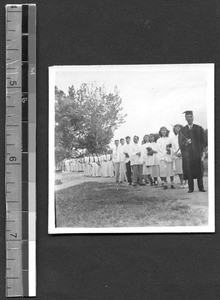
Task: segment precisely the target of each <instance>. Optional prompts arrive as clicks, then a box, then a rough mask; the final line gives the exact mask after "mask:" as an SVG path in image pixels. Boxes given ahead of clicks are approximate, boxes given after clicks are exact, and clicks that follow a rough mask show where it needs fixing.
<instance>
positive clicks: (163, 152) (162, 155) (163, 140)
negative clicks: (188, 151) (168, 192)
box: [157, 126, 175, 189]
mask: <svg viewBox="0 0 220 300" xmlns="http://www.w3.org/2000/svg"><path fill="white" fill-rule="evenodd" d="M159 136H160V138H159V139H158V140H157V149H158V158H159V166H160V176H161V180H162V185H163V187H164V189H167V188H168V186H167V177H170V182H171V188H172V189H174V188H175V187H174V182H173V177H174V168H173V159H172V153H173V149H172V140H171V138H170V137H169V130H168V129H167V128H166V127H165V126H163V127H161V128H160V131H159Z"/></svg>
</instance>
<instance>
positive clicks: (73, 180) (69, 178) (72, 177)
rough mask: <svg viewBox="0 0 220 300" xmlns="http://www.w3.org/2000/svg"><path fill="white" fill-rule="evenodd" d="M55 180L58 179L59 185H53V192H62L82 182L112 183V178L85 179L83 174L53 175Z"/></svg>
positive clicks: (66, 173)
mask: <svg viewBox="0 0 220 300" xmlns="http://www.w3.org/2000/svg"><path fill="white" fill-rule="evenodd" d="M55 179H58V180H59V179H60V180H61V182H62V183H61V184H59V185H55V191H59V190H63V189H66V188H69V187H71V186H74V185H77V184H80V183H83V182H93V181H94V182H114V181H115V179H114V178H110V177H107V178H104V177H85V176H84V175H83V172H65V173H58V174H56V175H55Z"/></svg>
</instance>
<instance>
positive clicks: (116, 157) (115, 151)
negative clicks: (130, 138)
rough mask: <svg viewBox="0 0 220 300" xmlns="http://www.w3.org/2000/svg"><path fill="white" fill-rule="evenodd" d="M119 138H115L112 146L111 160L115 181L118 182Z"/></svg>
mask: <svg viewBox="0 0 220 300" xmlns="http://www.w3.org/2000/svg"><path fill="white" fill-rule="evenodd" d="M118 148H119V140H115V147H114V148H113V154H112V161H113V164H114V173H115V181H116V183H118V182H119V168H120V160H119V149H118Z"/></svg>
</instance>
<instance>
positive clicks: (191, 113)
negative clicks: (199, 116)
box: [183, 110, 193, 115]
mask: <svg viewBox="0 0 220 300" xmlns="http://www.w3.org/2000/svg"><path fill="white" fill-rule="evenodd" d="M183 114H185V115H193V111H192V110H186V111H184V112H183Z"/></svg>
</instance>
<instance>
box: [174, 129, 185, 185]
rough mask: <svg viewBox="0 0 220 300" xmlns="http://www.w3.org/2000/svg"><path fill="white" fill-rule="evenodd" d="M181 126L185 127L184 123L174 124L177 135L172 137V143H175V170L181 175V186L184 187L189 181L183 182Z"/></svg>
mask: <svg viewBox="0 0 220 300" xmlns="http://www.w3.org/2000/svg"><path fill="white" fill-rule="evenodd" d="M181 128H183V126H182V125H180V124H176V125H174V126H173V132H174V134H175V136H174V137H173V138H172V145H173V158H174V170H175V174H178V175H179V179H180V188H184V187H187V186H188V185H187V183H186V180H185V183H184V182H183V168H182V163H183V162H182V154H181V150H180V147H179V141H178V138H179V132H180V130H181Z"/></svg>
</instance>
